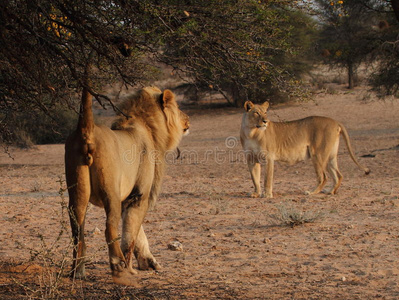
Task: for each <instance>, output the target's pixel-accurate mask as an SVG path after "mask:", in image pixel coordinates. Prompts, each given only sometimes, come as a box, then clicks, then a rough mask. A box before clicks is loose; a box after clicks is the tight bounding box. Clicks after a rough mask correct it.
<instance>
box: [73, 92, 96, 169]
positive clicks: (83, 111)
mask: <svg viewBox="0 0 399 300" xmlns="http://www.w3.org/2000/svg"><path fill="white" fill-rule="evenodd" d="M92 102H93V95H92V94H91V93H90V92H89V90H88V88H87V87H84V88H83V92H82V102H81V104H80V113H79V121H78V128H77V132H78V134H79V135H80V137H81V139H82V149H81V151H82V154H83V155H84V156H85V162H86V164H87V165H88V166H89V167H90V166H91V164H92V163H93V153H94V151H95V145H94V141H93V131H94V118H93V111H92Z"/></svg>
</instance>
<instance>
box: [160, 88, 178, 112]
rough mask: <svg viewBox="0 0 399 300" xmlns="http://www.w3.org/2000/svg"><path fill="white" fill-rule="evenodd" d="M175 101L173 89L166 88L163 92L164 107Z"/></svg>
mask: <svg viewBox="0 0 399 300" xmlns="http://www.w3.org/2000/svg"><path fill="white" fill-rule="evenodd" d="M175 102H176V100H175V94H173V93H172V91H171V90H164V92H163V94H162V103H163V108H166V107H168V106H169V105H171V104H172V103H175Z"/></svg>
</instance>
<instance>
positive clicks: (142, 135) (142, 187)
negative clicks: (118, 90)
mask: <svg viewBox="0 0 399 300" xmlns="http://www.w3.org/2000/svg"><path fill="white" fill-rule="evenodd" d="M86 96H88V97H82V109H81V114H80V118H79V122H78V128H77V130H76V131H75V132H74V133H73V134H72V135H71V136H70V137H69V138H68V140H67V142H66V145H65V168H66V178H67V184H68V192H69V199H70V201H69V208H70V212H71V218H70V219H71V227H72V234H73V238H74V243H75V249H74V260H73V272H72V275H74V276H77V277H83V276H84V275H85V268H84V259H85V258H84V257H85V253H86V247H85V242H84V221H85V215H86V209H87V205H88V203H89V202H91V203H92V204H94V205H97V206H100V207H104V209H105V212H106V215H107V221H106V231H105V236H106V241H107V244H108V249H109V261H110V265H111V269H112V275H113V276H114V280H115V281H117V282H123V283H127V282H129V280H130V279H128V278H129V276H130V274H134V273H135V271H134V270H133V268H132V254H134V255H135V256H136V259H137V261H138V268H139V269H148V268H154V269H157V268H159V264H158V263H157V262H156V260H155V258H154V257H153V255H152V254H151V252H150V250H149V246H148V241H147V238H146V235H145V233H144V230H143V227H142V222H143V219H144V217H145V215H146V212H147V210H148V209H149V207H151V206H153V205H154V203H155V201H156V199H157V197H158V195H159V192H160V188H161V183H162V178H163V174H164V169H165V152H166V151H168V150H172V149H175V148H176V147H177V145H178V143H179V142H180V140H181V138H182V136H183V135H184V134H185V133H186V132H187V131H188V126H189V122H188V117H187V115H185V114H184V113H183V112H181V111H180V110H179V108H178V105H177V103H176V100H175V97H174V94H173V93H172V92H171V91H169V90H165V91H164V92H161V91H160V90H159V89H157V88H152V87H151V88H150V87H149V88H144V89H142V90H141V91H139V92H137V93H136V94H135V95H133V96H131V97H129V98H127V99H126V100H125V101H124V102H123V103H122V104H121V110H122V112H123V113H124V114H126V115H128V116H129V117H130V118H128V119H127V118H126V117H125V116H122V115H121V116H120V117H118V119H117V120H116V121H115V122H114V124H113V126H112V129H110V128H108V127H105V126H98V125H95V124H94V123H93V121H92V120H93V118H92V111H91V101H92V100H91V95H88V94H87V95H86ZM82 124H83V125H82ZM122 202H124V203H123V204H122ZM121 216H122V220H123V227H122V241H121V243H119V239H118V224H119V221H120V218H121Z"/></svg>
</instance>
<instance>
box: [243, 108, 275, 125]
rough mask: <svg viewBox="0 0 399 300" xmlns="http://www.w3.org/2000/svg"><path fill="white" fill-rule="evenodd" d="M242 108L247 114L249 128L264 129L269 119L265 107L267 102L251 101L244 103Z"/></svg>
mask: <svg viewBox="0 0 399 300" xmlns="http://www.w3.org/2000/svg"><path fill="white" fill-rule="evenodd" d="M244 108H245V111H246V115H247V124H246V125H247V126H248V127H250V128H259V129H263V130H264V129H266V127H267V125H268V123H269V120H268V119H267V109H268V108H269V102H267V101H266V102H264V103H263V104H253V103H252V102H251V101H246V102H245V103H244Z"/></svg>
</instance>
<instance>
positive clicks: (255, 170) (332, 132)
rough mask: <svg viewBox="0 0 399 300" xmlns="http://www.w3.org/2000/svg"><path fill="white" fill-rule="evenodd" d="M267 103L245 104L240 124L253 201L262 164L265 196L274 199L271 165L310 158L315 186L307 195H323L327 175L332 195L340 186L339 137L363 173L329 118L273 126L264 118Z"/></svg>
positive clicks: (258, 189) (340, 127)
mask: <svg viewBox="0 0 399 300" xmlns="http://www.w3.org/2000/svg"><path fill="white" fill-rule="evenodd" d="M268 108H269V103H268V102H265V103H263V104H253V103H252V102H250V101H247V102H245V104H244V109H245V113H244V115H243V118H242V124H241V133H240V138H241V144H242V146H243V148H244V150H245V152H246V157H247V163H248V167H249V171H250V174H251V178H252V181H253V183H254V186H255V192H254V193H252V194H251V196H252V197H260V196H261V195H262V193H261V187H260V173H261V169H260V168H261V164H266V166H267V169H266V176H265V196H266V197H273V192H272V186H273V170H274V161H282V162H286V163H289V164H294V163H296V162H299V161H302V160H304V159H306V158H311V159H312V161H313V165H314V167H315V170H316V175H317V179H318V185H317V187H316V189H315V190H314V191H312V192H307V193H308V194H316V193H319V192H321V191H322V189H323V187H324V185H325V184H326V181H327V172H328V173H329V174H330V176H331V177H332V179H333V181H334V184H333V187H332V189H331V190H330V191H329V193H331V194H335V193H336V192H337V190H338V188H339V186H340V184H341V181H342V174H341V173H340V172H339V170H338V163H337V154H338V146H339V137H340V135H342V136H343V138H344V141H345V143H346V145H347V148H348V150H349V155H350V156H351V158H352V160H353V161H354V162H355V164H356V165H357V166H358V167H359V168H361V169H363V170H364V172H365V173H366V174H368V173H369V172H370V171H369V169H367V168H365V167H363V166H361V165H360V164H359V163H358V162H357V159H356V158H355V156H354V154H353V150H352V147H351V145H350V141H349V136H348V133H347V131H346V129H345V127H344V126H343V125H342V124H341V123H339V122H337V121H335V120H333V119H330V118H326V117H317V116H313V117H308V118H304V119H301V120H295V121H290V122H272V121H270V120H269V119H268V118H267V109H268Z"/></svg>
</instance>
